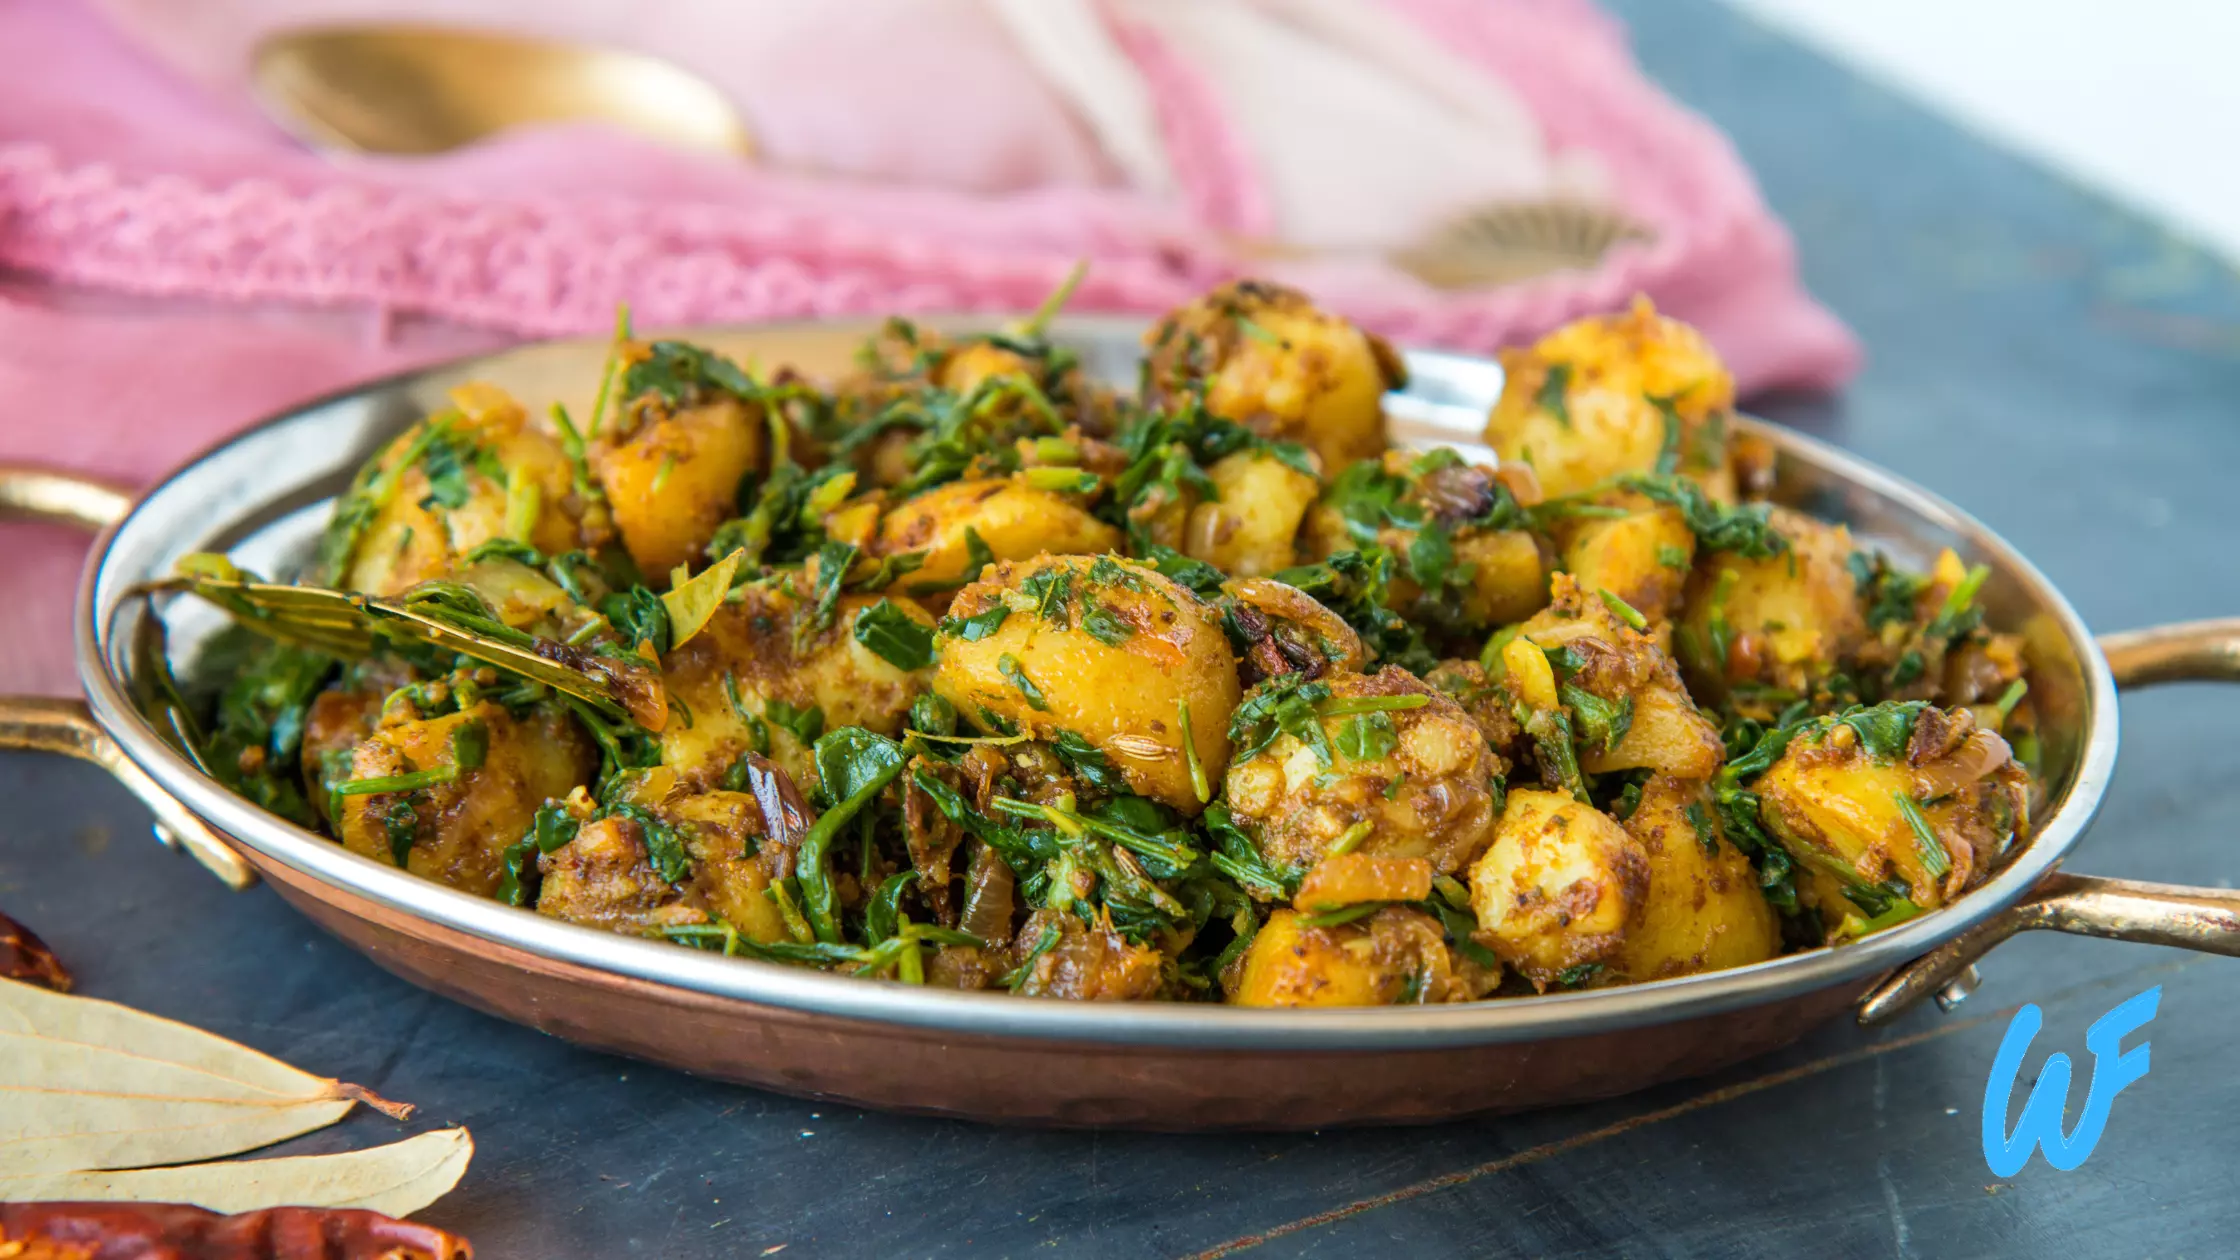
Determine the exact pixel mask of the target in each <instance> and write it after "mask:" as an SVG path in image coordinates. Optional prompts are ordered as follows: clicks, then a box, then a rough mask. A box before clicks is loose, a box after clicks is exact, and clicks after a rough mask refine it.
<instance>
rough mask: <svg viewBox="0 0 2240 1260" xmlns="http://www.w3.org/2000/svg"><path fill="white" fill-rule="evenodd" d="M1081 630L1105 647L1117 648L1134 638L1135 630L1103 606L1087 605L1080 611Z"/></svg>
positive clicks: (1118, 615) (1117, 614)
mask: <svg viewBox="0 0 2240 1260" xmlns="http://www.w3.org/2000/svg"><path fill="white" fill-rule="evenodd" d="M1081 628H1082V630H1083V631H1085V632H1087V634H1088V635H1089V637H1090V638H1092V639H1095V640H1096V641H1097V642H1099V643H1102V644H1104V645H1105V646H1106V647H1119V646H1120V645H1121V644H1123V643H1126V642H1127V641H1128V640H1129V639H1131V638H1134V637H1135V633H1136V628H1135V627H1134V626H1132V625H1129V624H1128V623H1127V621H1125V620H1124V619H1122V618H1121V616H1120V614H1119V613H1116V612H1114V611H1113V610H1112V609H1110V608H1107V607H1106V606H1104V605H1103V604H1089V605H1088V606H1087V607H1085V608H1083V609H1082V611H1081Z"/></svg>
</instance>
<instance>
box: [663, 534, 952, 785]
mask: <svg viewBox="0 0 2240 1260" xmlns="http://www.w3.org/2000/svg"><path fill="white" fill-rule="evenodd" d="M789 582H790V583H792V584H794V585H804V578H803V575H798V574H796V575H792V576H791V577H789V578H781V579H777V580H766V581H761V582H751V583H748V584H747V585H745V586H742V587H740V588H739V589H738V590H736V591H734V592H733V595H734V598H733V599H732V600H731V601H729V602H726V603H724V604H722V605H721V606H719V607H718V608H717V609H716V612H715V615H714V616H713V617H711V618H709V620H708V624H707V626H706V627H705V628H703V629H702V630H701V631H700V633H699V634H697V635H695V636H693V638H692V640H691V641H690V642H688V643H686V644H685V645H684V646H682V647H680V648H677V649H676V650H674V651H672V652H670V653H669V655H668V656H667V657H666V658H665V659H664V660H663V661H662V671H663V673H662V681H663V684H664V686H666V688H667V689H668V694H669V696H670V698H671V699H673V700H676V701H679V702H681V705H682V709H681V710H680V714H679V715H677V716H672V718H671V719H670V721H669V723H668V725H666V726H664V727H663V728H662V730H661V759H662V764H664V765H667V766H669V767H672V768H673V769H675V770H676V771H677V773H679V774H680V775H682V776H684V779H685V781H686V782H687V783H690V784H692V785H694V786H697V787H702V788H706V787H712V786H714V785H715V784H716V783H717V782H718V781H719V780H721V779H722V777H723V774H724V772H725V771H726V770H728V769H730V768H731V766H732V765H733V764H734V763H736V762H737V761H738V759H739V755H740V754H741V753H746V752H754V753H758V754H761V755H764V756H767V757H769V758H770V760H771V761H773V762H775V763H776V764H777V765H778V766H779V767H780V768H781V769H783V770H785V771H786V773H788V774H791V775H793V776H794V777H795V778H796V779H799V780H801V781H803V782H807V781H808V779H809V776H810V758H809V746H810V744H811V743H813V742H814V741H815V739H816V737H817V735H818V734H820V733H822V732H823V731H827V730H832V729H834V728H837V727H842V726H860V727H863V728H864V729H866V730H869V731H874V732H876V733H878V734H881V735H886V736H890V737H891V736H895V735H899V734H901V732H902V724H903V721H904V719H905V717H907V716H908V714H909V711H910V702H911V701H913V700H915V699H917V698H918V697H919V696H921V695H923V694H925V691H926V688H927V687H928V686H929V685H930V684H931V682H932V676H933V674H932V669H931V668H930V666H927V667H921V668H914V669H904V668H902V667H901V666H899V665H897V664H896V663H895V662H893V661H890V660H888V659H887V658H886V657H884V656H881V655H880V654H879V653H878V652H877V651H875V650H873V648H872V647H871V646H869V645H867V644H865V643H864V642H863V641H862V640H861V639H860V638H858V637H857V635H856V632H855V630H856V623H857V620H858V619H859V618H861V617H863V616H864V615H865V613H866V612H867V611H869V610H870V609H872V608H874V607H876V606H878V605H881V604H884V605H886V606H887V609H888V611H887V612H884V613H880V614H875V616H874V620H875V621H876V620H877V618H878V617H882V616H898V617H901V618H904V619H905V620H907V621H908V622H909V623H910V624H911V625H914V626H918V627H920V628H921V629H924V630H926V631H928V632H930V631H931V629H932V626H933V618H932V616H931V615H930V614H928V613H926V612H925V610H924V609H921V608H919V607H918V606H917V605H916V604H915V603H913V602H912V601H910V600H907V599H893V598H889V597H887V596H883V595H870V594H863V593H855V594H843V595H841V596H840V597H839V599H838V600H837V601H835V602H834V604H833V606H832V614H831V619H830V621H829V622H828V623H826V624H823V625H819V624H817V616H816V605H815V601H814V600H811V599H809V598H807V595H808V592H807V591H806V590H804V591H802V593H801V595H799V596H797V595H795V594H793V593H791V592H790V591H789V590H788V583H789ZM682 712H689V713H690V714H691V717H690V720H685V719H684V718H683V717H682V716H681V713H682Z"/></svg>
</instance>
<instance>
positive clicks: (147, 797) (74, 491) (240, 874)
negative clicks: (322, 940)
mask: <svg viewBox="0 0 2240 1260" xmlns="http://www.w3.org/2000/svg"><path fill="white" fill-rule="evenodd" d="M131 506H132V495H131V493H130V492H129V491H126V490H124V489H121V488H120V487H117V486H113V485H110V484H108V483H107V482H102V481H95V480H93V479H91V478H87V477H79V476H74V475H72V474H70V473H63V472H56V471H53V470H52V469H46V468H30V467H25V466H23V465H20V464H0V519H15V520H34V521H54V522H56V523H59V524H64V525H76V526H78V527H79V528H81V529H84V530H87V531H88V532H95V531H99V530H103V529H107V528H108V527H109V526H111V525H114V524H116V523H117V522H118V521H120V520H123V519H124V514H125V512H126V511H127V510H128V509H130V508H131ZM0 748H9V749H18V748H20V749H25V750H28V751H32V752H58V753H62V754H64V755H65V756H71V757H76V758H79V759H80V760H83V761H90V762H92V763H93V764H95V765H97V766H100V767H101V768H102V769H104V770H107V771H108V772H109V773H110V774H112V775H114V776H116V779H117V781H118V782H119V783H122V784H124V786H125V790H127V791H129V792H131V793H132V794H133V795H134V796H137V797H139V798H140V801H141V803H142V804H144V805H146V806H147V807H148V808H149V809H150V810H151V811H153V812H154V813H155V816H156V824H155V832H156V838H157V839H159V840H161V841H163V842H164V844H166V845H168V846H170V847H172V848H184V849H185V850H186V851H187V852H189V853H191V854H193V855H194V858H195V860H196V861H198V862H200V863H202V864H203V865H204V866H206V867H208V868H209V870H210V873H211V874H213V875H216V876H217V877H218V878H219V879H222V880H224V881H225V882H226V884H227V886H228V887H231V888H235V889H241V888H248V887H251V886H253V885H254V884H255V883H256V882H257V873H256V871H255V870H254V869H253V868H252V867H250V865H249V864H248V863H247V862H245V861H243V860H242V859H241V855H240V854H238V853H235V852H234V851H233V848H232V846H230V845H228V844H227V843H226V842H225V841H223V840H221V839H219V838H218V835H217V833H216V832H213V831H212V830H210V828H208V827H206V826H204V825H203V824H202V822H201V820H199V819H197V818H196V817H195V816H194V815H193V814H192V813H190V812H188V810H187V808H186V806H184V805H181V804H180V803H179V802H178V801H177V800H175V799H173V798H172V797H171V796H170V795H169V794H167V793H166V792H165V791H164V790H163V789H162V788H161V787H159V786H157V784H156V781H155V780H154V779H151V778H149V777H148V773H147V771H145V770H142V769H141V768H140V767H139V766H137V765H135V764H133V762H132V759H131V758H129V757H127V756H125V755H124V750H123V749H121V748H119V747H117V743H116V741H115V740H113V739H110V738H109V736H108V734H107V733H106V732H104V731H103V730H102V729H101V727H100V726H99V725H98V724H97V723H95V722H94V720H93V714H92V713H91V712H89V711H88V710H87V708H86V704H85V701H83V700H77V699H63V698H61V697H53V696H0Z"/></svg>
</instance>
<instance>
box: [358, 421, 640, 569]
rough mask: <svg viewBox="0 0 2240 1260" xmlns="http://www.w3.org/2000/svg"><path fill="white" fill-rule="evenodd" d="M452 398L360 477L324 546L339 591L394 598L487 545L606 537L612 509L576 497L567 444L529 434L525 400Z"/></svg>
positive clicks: (547, 545) (558, 543)
mask: <svg viewBox="0 0 2240 1260" xmlns="http://www.w3.org/2000/svg"><path fill="white" fill-rule="evenodd" d="M451 401H452V406H451V407H450V408H449V409H446V410H444V411H439V412H437V413H436V414H434V415H432V416H430V417H428V418H427V419H426V420H424V421H422V422H420V423H419V424H417V425H414V426H413V427H412V428H410V429H407V430H406V431H405V432H403V433H402V434H399V435H398V436H397V438H396V439H395V440H394V441H392V442H390V443H389V445H388V446H387V447H386V448H385V449H383V451H382V453H381V454H379V455H377V456H375V457H374V459H373V460H372V461H370V462H369V463H368V464H367V465H366V467H365V468H364V469H363V470H362V471H360V473H359V474H358V481H357V484H356V485H355V486H354V487H353V488H352V491H351V494H350V496H349V497H347V498H346V499H345V500H344V501H343V503H342V505H341V507H340V509H338V512H337V515H336V521H335V524H334V526H332V527H330V532H329V534H328V539H327V542H326V544H324V545H323V546H322V549H321V550H322V559H323V560H324V561H325V562H326V565H327V568H328V572H329V576H330V578H331V579H332V580H333V581H334V582H335V584H336V585H338V586H340V587H342V588H343V589H345V590H353V591H364V592H366V593H367V594H371V595H394V594H396V593H397V592H399V591H402V590H404V589H405V588H407V587H410V586H413V585H415V584H416V583H420V582H425V581H427V580H429V579H431V578H439V577H445V576H448V575H449V574H450V573H451V571H452V570H453V569H455V568H457V567H458V566H459V563H460V561H461V560H462V559H463V558H464V557H465V556H466V554H467V553H468V552H470V551H472V550H474V549H475V548H476V547H478V546H481V545H482V544H483V543H486V542H492V541H495V540H498V539H507V538H510V539H513V540H514V541H516V542H523V543H527V544H529V545H530V546H532V547H535V548H537V549H538V550H540V551H542V552H544V553H545V554H547V555H554V554H557V553H559V552H563V551H569V550H572V549H574V548H577V547H583V546H596V545H597V544H598V542H599V541H600V540H601V539H602V538H603V537H604V530H605V526H604V521H605V517H604V515H603V511H604V510H603V509H596V508H595V507H594V506H593V505H591V504H588V503H586V501H585V500H584V498H583V496H582V495H580V494H578V493H577V491H576V485H575V470H574V467H573V466H572V465H571V464H570V463H569V462H568V457H567V455H566V454H565V453H564V452H563V451H562V450H561V449H560V444H559V443H558V442H556V441H554V440H553V439H552V438H551V437H550V436H548V435H546V434H545V433H543V432H541V431H539V430H537V429H534V428H531V427H530V426H529V421H528V417H527V415H526V414H525V413H524V412H523V411H522V410H521V406H520V404H519V403H516V402H514V401H513V399H511V398H509V397H507V396H506V395H505V394H504V393H503V392H502V391H500V390H498V389H497V388H495V387H494V386H490V385H483V384H468V385H463V386H461V387H459V388H458V389H456V390H453V391H452V395H451Z"/></svg>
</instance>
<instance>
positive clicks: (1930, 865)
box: [1890, 792, 1952, 879]
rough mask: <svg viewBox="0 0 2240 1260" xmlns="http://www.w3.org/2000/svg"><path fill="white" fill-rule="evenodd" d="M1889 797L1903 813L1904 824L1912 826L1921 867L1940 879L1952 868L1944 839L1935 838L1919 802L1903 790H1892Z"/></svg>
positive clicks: (1934, 830)
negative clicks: (1919, 854)
mask: <svg viewBox="0 0 2240 1260" xmlns="http://www.w3.org/2000/svg"><path fill="white" fill-rule="evenodd" d="M1890 799H1891V800H1892V801H1894V802H1895V803H1896V804H1897V806H1898V812H1899V813H1901V814H1904V815H1905V818H1906V825H1907V826H1908V827H1911V828H1913V839H1914V844H1915V846H1916V848H1918V849H1919V851H1920V853H1921V869H1922V870H1924V871H1927V872H1928V873H1929V877H1930V878H1932V879H1942V878H1944V877H1945V875H1946V874H1947V873H1948V872H1950V871H1951V870H1952V855H1951V854H1950V853H1948V852H1946V851H1945V847H1944V841H1942V840H1939V839H1938V838H1937V832H1936V828H1934V827H1931V826H1930V825H1929V819H1928V816H1927V815H1925V814H1923V813H1922V812H1921V803H1920V802H1919V801H1916V800H1914V799H1913V797H1911V796H1909V795H1907V794H1906V793H1904V792H1892V793H1891V794H1890Z"/></svg>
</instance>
